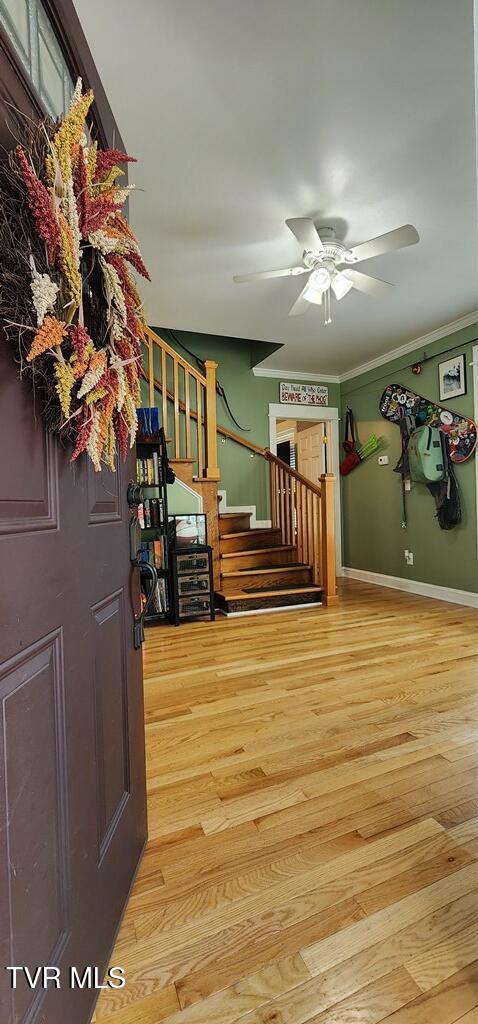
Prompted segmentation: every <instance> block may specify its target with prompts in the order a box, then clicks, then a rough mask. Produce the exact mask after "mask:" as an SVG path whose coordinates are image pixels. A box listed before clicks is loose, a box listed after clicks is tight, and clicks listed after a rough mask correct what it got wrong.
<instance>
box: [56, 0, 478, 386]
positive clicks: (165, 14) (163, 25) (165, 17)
mask: <svg viewBox="0 0 478 1024" xmlns="http://www.w3.org/2000/svg"><path fill="white" fill-rule="evenodd" d="M76 6H77V10H78V13H79V16H80V19H81V21H82V24H83V27H84V30H85V34H86V36H87V39H88V42H89V44H90V48H91V50H92V52H93V56H94V58H95V61H96V63H97V66H98V68H99V71H100V73H101V75H102V78H103V81H104V84H105V87H106V91H107V94H108V97H109V99H110V102H111V105H112V107H113V110H114V113H115V115H116V119H117V121H118V124H119V127H120V130H121V132H122V134H123V137H124V140H125V143H126V145H127V148H128V150H129V151H130V152H131V153H133V154H135V155H136V156H137V157H138V160H139V163H138V165H137V166H135V167H134V168H133V171H132V173H131V178H132V180H133V181H135V182H136V184H137V186H138V187H139V188H141V189H143V190H144V191H138V192H137V193H136V194H135V195H134V197H133V199H132V201H131V219H132V223H133V227H134V228H135V230H136V231H137V234H138V236H139V240H140V243H141V246H142V249H143V253H144V256H145V259H146V262H147V263H148V265H149V268H150V271H151V277H152V284H151V285H146V286H145V288H144V291H143V294H144V298H145V305H146V311H147V315H148V319H149V321H150V323H153V324H156V325H162V326H164V327H173V328H177V329H181V328H182V329H187V330H191V331H201V332H207V333H213V334H219V335H226V336H235V337H239V338H256V339H260V340H262V341H269V342H280V343H282V344H283V345H284V347H283V348H282V349H280V350H279V351H277V352H275V353H274V354H273V355H272V356H271V357H269V358H268V359H267V360H266V362H265V363H264V364H263V365H264V366H270V367H277V368H280V369H282V370H285V369H288V370H294V369H295V370H303V371H306V370H307V371H311V372H316V373H317V372H323V371H325V372H327V371H329V372H331V373H340V372H342V371H344V370H347V369H349V368H351V367H354V366H356V365H358V364H361V363H363V362H364V361H366V360H368V359H373V358H375V357H377V356H378V355H380V354H381V353H383V352H386V351H388V350H391V349H393V348H395V347H396V346H397V345H400V344H403V343H404V342H407V341H409V340H410V339H412V338H414V337H417V336H419V335H422V334H424V333H426V332H428V331H430V330H433V329H435V328H437V327H439V326H440V325H441V324H443V323H447V322H449V321H452V320H454V319H455V318H457V317H459V316H460V315H462V314H466V313H469V312H470V311H472V310H473V309H475V308H476V306H477V305H478V302H477V298H478V289H477V280H478V276H477V270H478V266H477V262H478V261H477V245H476V227H477V215H476V180H475V153H476V149H475V115H474V69H473V0H453V3H450V0H141V2H139V3H138V2H136V3H134V2H131V0H76ZM298 216H311V217H314V218H315V219H316V222H317V223H318V224H319V225H320V224H322V225H324V224H331V225H332V226H335V227H336V229H337V233H338V234H339V236H340V237H342V238H344V239H345V241H346V242H347V244H352V243H356V242H360V241H363V240H365V239H368V238H371V237H373V236H375V235H378V234H381V233H382V232H385V231H389V230H390V229H392V228H395V227H398V226H399V225H401V224H405V223H409V222H411V223H413V224H415V226H416V227H417V229H418V231H419V233H420V236H421V241H420V243H419V244H418V245H416V246H413V247H411V248H408V249H403V250H401V251H399V252H394V253H390V254H388V255H386V256H380V257H377V258H376V259H375V260H370V261H369V262H368V263H363V264H361V267H360V269H362V270H365V271H367V272H369V273H372V274H375V275H376V276H377V277H382V278H384V279H385V280H389V281H391V282H393V283H394V284H395V285H396V287H395V289H394V291H393V292H392V293H390V296H387V297H386V298H384V299H371V298H368V297H367V296H365V295H362V294H359V293H358V292H355V291H354V292H352V293H351V294H350V295H349V296H347V297H346V298H345V299H344V300H343V301H342V302H341V303H340V304H336V305H335V307H334V322H333V324H332V325H331V326H328V327H324V324H323V314H322V312H321V310H320V308H316V307H311V309H310V311H308V312H307V313H306V314H305V315H304V316H302V317H294V318H290V319H289V318H288V316H287V312H288V309H289V307H290V306H291V304H292V303H293V301H294V299H295V298H296V296H297V295H298V293H299V291H300V290H301V288H302V286H303V280H302V279H301V278H290V279H288V278H284V279H281V280H270V281H265V282H259V283H254V284H248V285H245V284H244V285H236V284H234V283H233V280H232V276H233V274H235V273H238V274H239V273H241V274H242V273H248V272H251V271H257V270H264V269H270V268H278V267H285V266H288V265H291V264H294V263H296V262H297V261H298V258H299V256H300V251H299V246H298V244H297V242H296V241H295V239H294V238H293V236H292V235H291V233H290V232H289V231H288V229H287V228H286V226H285V224H284V220H285V218H286V217H298Z"/></svg>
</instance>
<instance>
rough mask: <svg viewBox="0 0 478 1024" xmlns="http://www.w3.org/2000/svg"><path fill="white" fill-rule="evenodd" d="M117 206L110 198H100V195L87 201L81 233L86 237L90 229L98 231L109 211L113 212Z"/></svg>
mask: <svg viewBox="0 0 478 1024" xmlns="http://www.w3.org/2000/svg"><path fill="white" fill-rule="evenodd" d="M117 208H118V207H117V203H114V202H113V201H112V200H111V199H102V198H101V196H99V197H98V198H97V199H94V200H93V201H92V202H89V203H88V208H87V210H86V213H85V217H84V221H83V227H82V234H83V235H84V236H85V237H86V236H87V235H91V233H92V231H98V230H99V229H100V228H102V227H103V225H104V223H105V221H106V220H107V218H108V217H109V215H110V213H114V211H115V210H116V209H117Z"/></svg>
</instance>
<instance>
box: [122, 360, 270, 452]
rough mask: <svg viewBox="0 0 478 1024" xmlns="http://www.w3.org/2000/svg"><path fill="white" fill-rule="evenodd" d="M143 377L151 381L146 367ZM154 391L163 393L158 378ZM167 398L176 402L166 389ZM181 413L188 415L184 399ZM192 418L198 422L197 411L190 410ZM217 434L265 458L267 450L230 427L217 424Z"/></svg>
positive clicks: (155, 381) (154, 380)
mask: <svg viewBox="0 0 478 1024" xmlns="http://www.w3.org/2000/svg"><path fill="white" fill-rule="evenodd" d="M141 376H142V377H143V378H144V380H146V381H149V374H148V373H147V371H146V370H145V368H144V366H142V367H141ZM153 382H154V390H155V391H159V392H160V393H161V394H162V393H163V385H162V383H161V381H160V380H158V378H157V377H154V378H153ZM166 398H167V400H168V401H170V402H174V394H173V392H172V391H170V390H169V389H168V388H166ZM179 409H180V412H183V413H186V403H185V402H183V400H182V398H180V399H179ZM190 416H191V419H192V420H197V418H198V417H197V412H196V410H195V409H191V410H190ZM203 422H204V420H203V417H202V416H201V423H203ZM217 432H218V434H221V437H227V438H228V439H229V440H230V441H235V442H236V443H237V444H240V445H242V447H243V448H247V450H248V451H250V452H254V454H255V455H262V456H263V458H265V454H266V449H265V448H261V447H260V445H258V444H254V443H253V441H248V439H247V437H241V435H240V434H235V433H234V431H233V430H229V427H223V426H222V424H221V423H218V424H217Z"/></svg>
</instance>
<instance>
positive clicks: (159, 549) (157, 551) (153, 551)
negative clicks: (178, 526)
mask: <svg viewBox="0 0 478 1024" xmlns="http://www.w3.org/2000/svg"><path fill="white" fill-rule="evenodd" d="M165 555H166V548H165V538H164V537H160V538H159V539H158V540H143V541H141V561H142V562H148V563H149V565H154V568H155V569H166V557H165Z"/></svg>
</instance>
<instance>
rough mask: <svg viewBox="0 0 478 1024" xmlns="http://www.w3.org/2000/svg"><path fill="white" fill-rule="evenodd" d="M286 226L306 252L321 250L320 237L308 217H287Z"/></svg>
mask: <svg viewBox="0 0 478 1024" xmlns="http://www.w3.org/2000/svg"><path fill="white" fill-rule="evenodd" d="M286 224H287V227H288V228H289V230H290V231H292V234H293V235H295V237H296V239H297V241H298V242H299V243H300V245H301V246H302V248H303V249H305V251H306V252H322V251H323V248H324V246H323V244H322V239H321V237H320V235H319V233H318V231H317V228H316V226H315V224H314V222H313V220H311V219H310V217H289V219H288V220H286Z"/></svg>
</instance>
